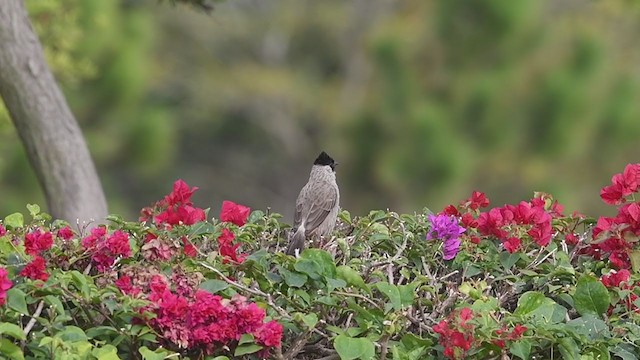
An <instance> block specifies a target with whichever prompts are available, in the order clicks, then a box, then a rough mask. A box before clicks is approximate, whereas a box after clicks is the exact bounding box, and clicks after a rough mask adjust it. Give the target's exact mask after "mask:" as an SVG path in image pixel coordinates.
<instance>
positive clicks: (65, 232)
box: [56, 226, 74, 240]
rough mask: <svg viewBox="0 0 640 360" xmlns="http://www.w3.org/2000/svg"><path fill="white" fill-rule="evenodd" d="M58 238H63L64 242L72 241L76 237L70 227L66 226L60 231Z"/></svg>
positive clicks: (57, 234)
mask: <svg viewBox="0 0 640 360" xmlns="http://www.w3.org/2000/svg"><path fill="white" fill-rule="evenodd" d="M56 236H57V237H59V238H61V239H62V240H71V238H73V236H74V233H73V230H71V228H70V227H69V226H65V227H63V228H61V229H59V230H58V232H57V233H56Z"/></svg>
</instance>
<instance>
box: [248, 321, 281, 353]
mask: <svg viewBox="0 0 640 360" xmlns="http://www.w3.org/2000/svg"><path fill="white" fill-rule="evenodd" d="M282 330H283V328H282V325H280V323H278V322H277V321H269V322H268V323H266V324H264V325H262V326H261V327H259V328H258V330H256V331H255V332H254V333H253V335H254V336H255V337H256V341H257V342H258V343H259V344H262V345H264V346H270V347H271V346H272V347H279V346H280V343H281V341H282Z"/></svg>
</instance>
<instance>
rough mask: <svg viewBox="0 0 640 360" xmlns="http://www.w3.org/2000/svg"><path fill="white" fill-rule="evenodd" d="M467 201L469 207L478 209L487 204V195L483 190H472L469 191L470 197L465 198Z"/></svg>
mask: <svg viewBox="0 0 640 360" xmlns="http://www.w3.org/2000/svg"><path fill="white" fill-rule="evenodd" d="M467 203H468V204H469V208H470V209H472V210H478V209H480V208H485V207H487V206H489V199H487V196H486V195H485V194H484V193H483V192H480V191H474V192H473V193H471V197H470V198H469V200H467Z"/></svg>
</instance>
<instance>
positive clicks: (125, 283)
mask: <svg viewBox="0 0 640 360" xmlns="http://www.w3.org/2000/svg"><path fill="white" fill-rule="evenodd" d="M115 284H116V286H117V287H118V289H120V291H122V293H123V294H126V295H132V296H135V295H138V294H140V292H141V291H142V290H141V289H140V288H138V287H135V286H133V284H132V282H131V277H130V276H126V275H125V276H120V278H119V279H118V280H116V282H115Z"/></svg>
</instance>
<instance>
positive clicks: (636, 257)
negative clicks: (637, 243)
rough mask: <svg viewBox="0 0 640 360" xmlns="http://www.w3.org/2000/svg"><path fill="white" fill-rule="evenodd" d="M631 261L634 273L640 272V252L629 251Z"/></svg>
mask: <svg viewBox="0 0 640 360" xmlns="http://www.w3.org/2000/svg"><path fill="white" fill-rule="evenodd" d="M629 259H630V260H631V268H632V269H633V272H636V273H637V272H640V250H632V251H629Z"/></svg>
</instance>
